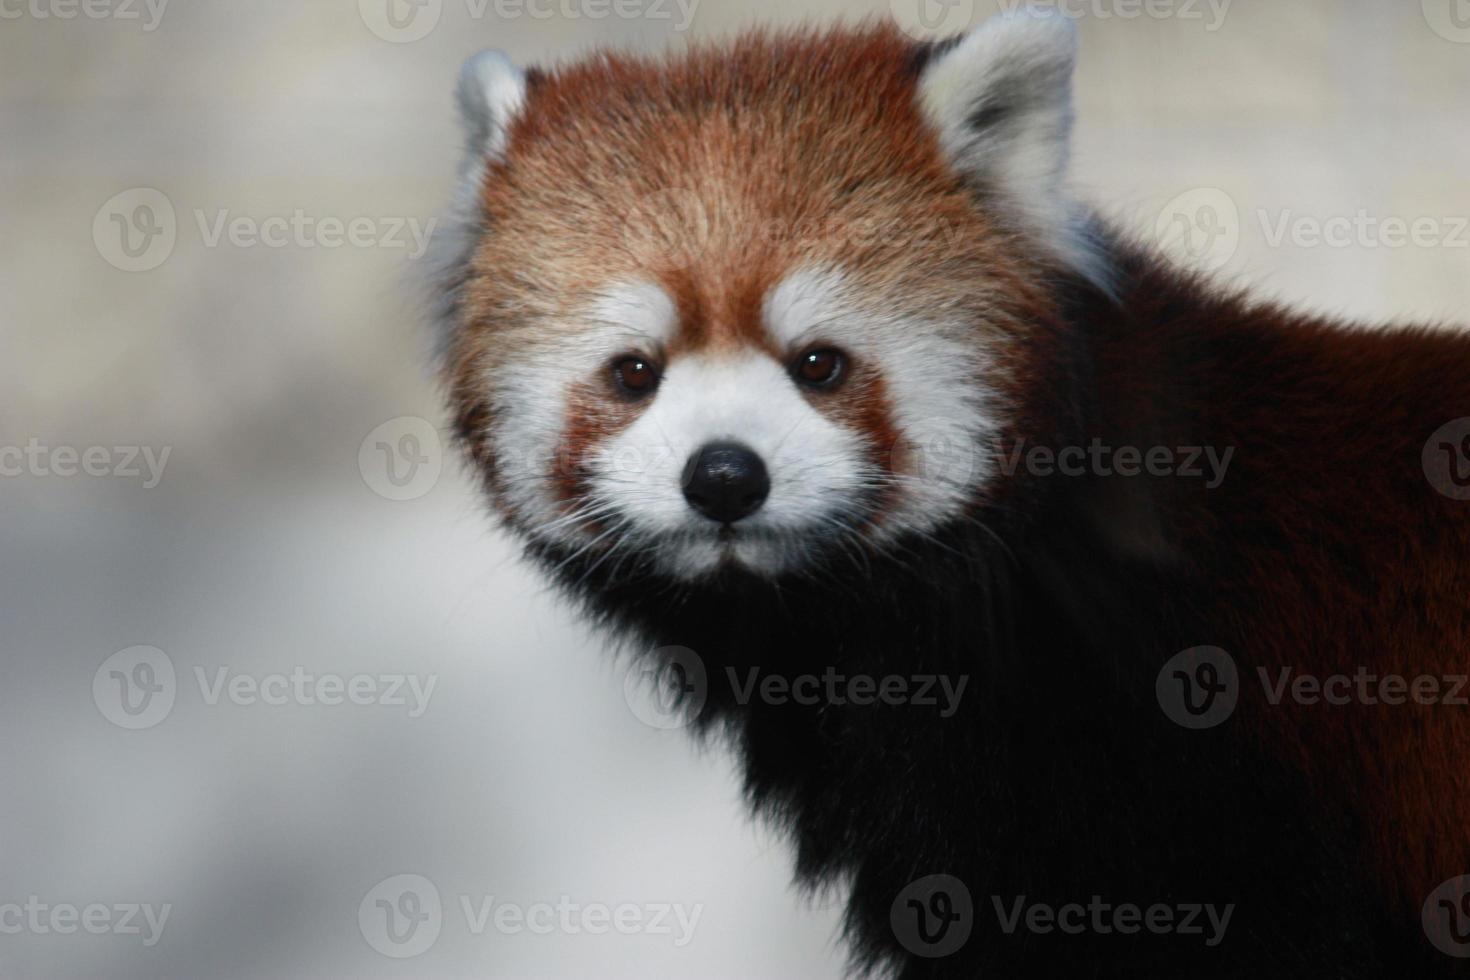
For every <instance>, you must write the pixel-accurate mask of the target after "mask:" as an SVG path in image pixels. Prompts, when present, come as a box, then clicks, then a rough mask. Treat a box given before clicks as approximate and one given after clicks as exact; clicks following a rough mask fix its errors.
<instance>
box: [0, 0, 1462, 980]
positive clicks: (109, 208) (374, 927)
mask: <svg viewBox="0 0 1470 980" xmlns="http://www.w3.org/2000/svg"><path fill="white" fill-rule="evenodd" d="M392 2H393V6H392V7H391V8H390V7H389V0H361V2H358V0H322V2H315V3H302V4H287V3H248V4H247V3H225V2H221V0H191V2H189V3H184V2H182V0H175V2H174V3H170V4H167V5H164V6H162V7H160V2H159V0H154V2H153V3H152V5H151V6H150V5H149V4H146V3H145V2H144V0H112V2H108V0H88V2H87V3H86V4H85V5H84V4H82V3H81V2H80V0H0V260H3V261H0V471H3V473H4V475H3V476H0V555H3V561H0V624H3V626H4V634H3V639H0V649H3V654H0V656H3V661H0V663H3V667H4V670H3V674H0V677H3V680H0V745H3V746H4V749H3V751H0V787H3V789H0V976H3V977H6V978H10V977H139V978H143V977H150V978H151V977H206V976H208V977H343V976H353V977H449V976H455V977H639V978H649V977H729V978H747V977H792V978H817V977H835V976H840V975H842V971H843V957H842V954H841V951H840V949H839V948H838V946H837V944H836V942H835V927H836V923H837V913H836V911H835V905H836V904H837V903H836V902H835V901H834V900H832V899H830V898H828V899H821V898H819V899H816V900H804V899H802V898H801V897H800V896H798V895H796V894H795V893H794V892H793V891H792V890H791V888H790V886H789V877H790V876H789V856H788V854H787V852H786V850H785V847H784V845H783V844H782V842H781V841H780V840H779V839H778V838H777V837H776V836H774V835H773V834H772V833H770V832H768V831H767V830H765V829H763V828H761V827H759V826H756V825H753V824H752V823H751V822H750V821H748V820H747V819H746V818H745V815H744V813H743V810H742V808H741V805H740V802H739V798H738V781H737V778H736V776H735V774H734V770H733V767H732V764H731V761H730V759H729V758H728V757H727V756H726V755H725V754H723V753H721V752H711V753H701V752H699V751H697V750H696V749H694V748H693V747H691V745H690V744H689V741H688V739H687V738H686V736H685V734H684V733H683V732H680V731H678V730H666V729H663V728H660V727H658V726H657V724H649V723H648V721H649V720H650V717H651V716H650V711H649V709H648V707H647V706H646V705H642V704H641V703H640V702H639V700H638V699H637V698H636V697H633V698H631V699H630V698H629V697H627V696H626V695H625V690H624V680H623V674H622V670H621V667H620V666H619V665H618V664H617V663H615V662H614V661H613V659H612V658H611V657H609V656H608V655H607V654H606V653H605V651H603V650H601V649H600V647H599V643H598V641H597V639H596V638H595V637H593V636H591V635H590V634H589V633H588V632H587V631H586V630H585V629H584V628H582V627H581V626H580V625H579V624H578V623H577V622H576V620H575V618H574V617H573V616H572V615H571V614H570V612H569V611H568V610H567V609H566V608H565V607H564V606H563V605H561V604H560V603H559V602H558V601H557V600H556V599H555V598H554V597H552V596H550V595H548V594H547V592H546V591H545V589H544V588H543V587H542V585H541V584H540V583H539V582H538V580H537V579H536V578H535V577H534V576H533V575H532V574H531V573H530V572H529V570H528V569H527V568H525V567H524V566H522V565H521V564H520V563H519V562H518V560H517V559H516V558H515V555H514V551H513V549H512V548H511V547H510V546H509V545H508V544H507V542H506V540H505V539H504V538H502V537H501V536H500V535H499V534H498V533H497V532H496V531H495V530H494V528H493V527H492V526H491V524H490V522H489V520H488V519H487V518H485V517H484V516H482V513H481V508H480V506H479V504H478V502H477V500H476V498H475V494H474V493H473V492H472V490H471V488H470V486H469V483H468V481H467V480H466V478H465V476H464V474H463V473H462V471H461V470H460V468H459V467H458V464H457V462H456V461H455V460H454V459H453V458H452V457H450V456H447V454H444V453H443V452H442V451H441V448H440V446H441V443H440V441H439V436H440V435H441V434H442V433H443V431H444V430H443V425H442V421H443V419H442V415H441V412H440V408H439V404H438V401H437V397H436V392H435V389H434V386H433V383H432V380H431V378H430V376H429V374H428V370H427V368H426V367H425V351H426V342H425V332H424V330H423V325H422V316H421V304H420V303H419V301H418V299H417V294H416V293H415V290H414V288H413V283H414V282H415V266H416V263H417V255H416V251H417V248H418V246H417V245H416V244H415V242H414V239H413V236H412V234H411V233H410V231H409V229H411V228H415V227H416V228H418V229H419V230H420V231H421V232H422V231H424V230H426V229H427V224H428V222H429V221H430V220H431V219H433V218H434V216H435V215H436V214H437V213H438V211H439V209H440V207H441V206H442V205H443V204H444V203H445V202H446V200H447V197H448V194H449V192H450V188H451V180H452V174H453V170H454V165H455V162H456V159H457V153H458V149H459V141H458V135H457V133H456V131H455V124H454V118H453V114H452V111H451V104H450V98H449V92H450V88H451V86H452V82H453V78H454V74H455V71H456V70H457V68H458V65H459V63H460V61H461V60H462V59H463V58H464V57H465V56H466V55H468V54H470V53H472V52H473V51H475V50H477V49H479V48H482V47H500V48H504V49H506V50H508V51H510V52H511V53H512V54H513V55H514V56H516V57H517V58H518V59H520V60H522V61H525V62H539V61H548V60H552V59H559V58H567V57H571V56H573V55H575V54H577V53H579V52H584V51H587V50H589V49H590V48H591V47H593V46H594V45H597V44H618V45H629V46H632V47H636V48H641V49H648V50H659V49H663V48H666V47H673V48H678V47H680V46H682V45H684V44H686V43H688V42H689V41H690V40H691V39H700V38H710V37H717V36H721V35H725V34H727V33H729V32H731V31H734V30H736V29H738V28H740V27H742V26H746V25H750V24H755V23H782V24H787V23H793V22H799V21H814V20H826V19H830V18H832V17H836V16H843V17H847V18H857V17H861V16H865V15H868V16H877V17H896V18H898V19H899V20H900V21H901V22H903V23H904V24H906V25H908V26H910V27H911V28H913V29H914V30H915V31H919V30H920V29H921V26H922V25H921V23H920V20H919V15H920V14H925V15H926V16H927V17H928V18H929V24H930V25H931V26H932V27H935V28H936V29H940V30H942V29H943V28H946V27H947V28H952V29H958V28H959V27H962V26H964V25H965V24H968V23H971V22H977V21H979V20H981V19H983V18H984V17H985V16H987V15H988V14H990V13H992V12H993V11H994V10H995V9H997V7H998V6H1012V5H1014V4H1013V3H1007V4H998V3H996V2H989V3H986V2H979V3H970V2H968V0H950V2H949V3H947V4H941V3H939V2H937V0H897V2H895V3H893V4H890V3H888V2H887V0H882V2H871V0H862V2H859V0H843V2H837V0H741V2H738V3H737V2H731V0H698V2H695V0H685V3H684V5H683V6H681V5H680V4H679V3H678V2H676V0H620V2H619V3H618V5H616V6H615V5H614V4H613V3H611V2H610V0H602V2H600V0H541V2H538V0H527V2H525V3H521V2H517V0H500V2H496V0H488V3H481V2H480V0H420V2H419V4H418V5H417V6H415V5H414V4H410V3H408V2H406V0H392ZM921 3H923V4H927V5H928V6H927V7H925V8H920V6H919V4H921ZM1061 6H1062V7H1063V9H1065V10H1067V11H1068V12H1070V13H1072V14H1073V15H1075V16H1076V17H1077V18H1078V23H1079V27H1080V29H1081V33H1082V39H1083V55H1082V64H1081V68H1080V72H1079V77H1078V98H1077V101H1078V114H1079V124H1078V126H1079V128H1078V133H1077V151H1076V158H1075V174H1076V182H1077V184H1078V185H1079V186H1080V187H1081V188H1082V189H1083V192H1084V194H1085V195H1086V196H1087V197H1089V198H1090V199H1092V200H1094V201H1095V202H1097V203H1099V204H1100V205H1101V206H1102V207H1103V208H1104V210H1105V211H1106V212H1107V213H1109V214H1111V215H1112V216H1114V217H1115V218H1116V219H1117V220H1118V221H1120V222H1121V223H1123V224H1124V225H1125V226H1127V227H1129V228H1130V229H1132V230H1134V231H1135V232H1137V233H1138V234H1140V235H1143V236H1145V237H1148V236H1156V237H1158V238H1159V239H1160V241H1161V242H1162V244H1164V245H1165V246H1166V247H1168V248H1170V249H1171V250H1173V251H1174V252H1175V253H1176V254H1178V255H1180V257H1181V258H1182V259H1183V260H1185V261H1191V262H1195V263H1198V264H1201V265H1203V266H1205V267H1208V268H1211V269H1214V270H1216V271H1217V272H1218V274H1220V275H1221V276H1224V277H1226V278H1228V279H1232V280H1239V281H1242V282H1250V283H1254V284H1255V285H1257V286H1258V287H1260V288H1262V289H1263V290H1264V291H1266V292H1267V293H1268V294H1269V295H1273V296H1277V297H1280V298H1284V299H1287V300H1289V301H1292V302H1295V303H1300V304H1304V305H1306V306H1309V307H1312V308H1316V309H1321V310H1325V311H1329V312H1334V313H1340V314H1345V315H1349V316H1352V317H1354V318H1363V319H1366V320H1370V321H1371V320H1378V319H1382V318H1387V317H1412V318H1416V319H1421V320H1425V321H1443V322H1454V321H1457V320H1459V321H1463V320H1466V319H1467V318H1470V230H1467V228H1466V223H1467V216H1470V179H1467V173H1470V126H1467V125H1466V123H1467V119H1470V3H1467V2H1466V0H1424V2H1423V3H1422V4H1421V3H1420V2H1419V0H1405V2H1399V3H1383V2H1381V0H1357V2H1345V0H1310V2H1308V0H1294V2H1292V3H1281V2H1269V0H1234V2H1228V3H1227V2H1225V0H1214V2H1213V3H1212V2H1209V0H1147V2H1145V0H1068V2H1063V3H1062V4H1061ZM599 14H601V16H599ZM270 219H276V220H274V221H272V220H270ZM293 221H294V222H295V224H296V226H297V227H296V228H292V227H291V224H292V222H293ZM1400 226H1402V227H1400ZM1314 229H1315V233H1314ZM349 238H350V240H348V239H349ZM334 243H335V244H334ZM68 450H70V452H68ZM145 451H146V453H147V454H148V455H145ZM165 451H166V452H167V453H168V455H167V457H166V458H165V457H163V455H162V454H163V453H164V452H165ZM130 454H131V455H132V456H134V457H136V459H130ZM148 459H152V461H153V463H154V465H155V471H154V472H153V474H152V476H150V470H149V468H148V463H147V460H148ZM160 463H161V464H162V472H161V474H159V473H157V472H156V470H157V468H158V465H159V464H160ZM390 464H391V466H392V469H389V467H390ZM133 470H137V475H131V473H132V471H133ZM68 474H70V475H68ZM137 648H143V649H141V650H140V649H137ZM150 672H151V673H150ZM293 672H294V673H296V674H298V675H300V676H301V677H304V678H308V679H309V680H310V681H312V682H313V683H315V682H317V681H322V683H324V684H325V685H326V686H325V687H323V688H321V689H317V688H314V687H313V688H308V689H307V693H306V694H305V695H302V694H300V693H299V692H291V691H289V690H287V689H286V688H283V687H282V686H281V682H280V681H275V680H272V677H273V676H275V675H284V677H285V678H286V681H287V683H288V684H289V683H290V677H291V675H292V674H293ZM201 675H202V678H203V680H202V682H201V679H200V678H201ZM394 677H396V678H398V679H399V680H400V681H402V680H403V679H405V678H407V679H409V680H412V681H414V682H416V683H418V684H420V686H421V689H422V690H425V691H428V698H427V703H423V704H420V705H418V707H419V708H422V710H421V711H417V713H416V714H415V712H416V709H415V707H414V705H413V703H412V695H411V694H409V693H408V692H409V690H410V689H409V687H408V684H407V683H406V682H405V683H404V686H403V687H402V688H401V689H400V690H399V691H398V692H397V693H398V695H399V696H400V697H404V698H405V699H406V700H408V701H409V702H410V703H409V704H406V705H395V704H391V703H379V701H378V700H376V699H377V698H378V696H380V695H381V696H382V699H383V700H388V701H391V700H393V698H391V697H389V695H390V694H391V693H392V692H391V691H390V690H389V687H390V686H391V682H392V679H393V678H394ZM354 678H358V679H359V680H356V681H355V680H354ZM222 681H223V683H225V684H226V686H225V687H224V688H220V687H219V686H218V685H219V684H220V683H221V682H222ZM230 683H235V684H236V687H235V688H234V689H233V690H234V693H231V688H230V687H229V686H228V685H229V684H230ZM429 683H432V684H433V685H434V686H433V688H432V690H431V691H430V690H429V689H427V688H426V687H424V685H427V684H429ZM256 684H263V685H264V688H265V693H266V695H268V696H269V697H270V700H271V701H275V702H281V703H266V702H265V701H264V700H262V698H261V697H260V696H259V695H257V694H253V693H252V691H253V688H252V685H256ZM334 684H336V685H340V687H337V688H333V687H332V685H334ZM352 684H358V685H369V686H370V688H371V689H370V688H369V687H361V686H360V687H359V688H358V694H359V695H360V700H364V701H372V702H373V703H363V704H357V703H340V704H323V703H320V699H319V698H318V697H317V696H316V694H317V693H324V694H325V695H326V697H327V699H328V700H331V699H332V692H333V691H334V690H335V691H336V694H337V696H338V697H342V696H343V691H344V690H346V689H347V687H348V686H349V685H352ZM283 692H284V696H277V695H282V694H283ZM343 700H345V698H343ZM651 720H653V721H655V722H657V720H658V719H657V718H656V717H652V719H651ZM401 875H412V876H416V877H414V878H410V879H404V878H399V877H397V876H401ZM436 895H437V898H438V902H439V908H438V912H437V915H434V914H433V912H434V909H433V908H432V904H433V900H434V898H435V896H436ZM380 900H381V901H383V902H385V903H386V904H385V905H383V906H380V905H379V904H378V902H379V901H380ZM487 901H489V902H491V903H492V904H491V905H490V906H489V908H490V909H491V913H492V914H491V918H490V919H488V920H482V919H481V918H480V915H481V913H482V911H483V910H484V909H485V908H486V907H487V906H486V902H487ZM415 902H417V904H416V905H415V904H414V903H415ZM537 903H548V904H550V905H552V906H555V905H556V904H557V903H561V904H562V905H563V906H568V907H573V908H575V909H577V910H579V911H578V912H576V913H575V914H573V915H571V917H570V918H567V919H566V920H565V921H563V920H562V919H560V918H558V919H556V920H554V921H553V920H548V919H547V918H546V917H545V914H544V913H536V912H535V911H534V907H535V906H536V905H537ZM134 904H138V905H148V906H150V908H151V910H152V911H153V913H154V915H155V917H157V916H159V915H161V913H162V910H163V908H164V907H165V906H167V909H168V918H167V920H166V921H165V922H164V923H163V928H162V930H161V933H160V932H158V931H157V930H153V934H152V935H150V930H149V927H148V926H147V924H146V920H145V918H144V916H143V915H142V914H141V913H140V914H138V915H136V916H135V917H132V918H131V921H130V920H129V918H128V917H127V915H126V908H127V906H130V905H134ZM466 905H468V907H469V914H467V913H466V911H465V907H466ZM502 906H508V907H510V910H511V911H510V912H509V913H506V915H507V917H506V918H504V919H502V920H501V923H500V924H499V925H497V921H496V919H495V917H494V912H495V910H496V909H499V908H500V907H502ZM620 906H627V907H629V908H631V909H632V910H633V911H632V912H628V913H627V914H628V915H629V916H632V915H633V914H634V913H637V915H638V916H641V918H640V919H638V921H637V922H633V926H632V927H630V928H625V929H623V930H621V931H620V930H619V929H617V928H615V927H605V928H603V929H601V930H597V929H596V928H595V922H596V919H595V915H596V911H595V910H596V909H597V908H601V909H603V910H604V911H605V912H610V911H616V910H617V909H618V908H619V907H620ZM67 907H71V908H73V912H71V913H68V912H67V911H66V908H67ZM659 907H669V908H671V909H676V910H682V911H683V912H684V913H685V914H686V915H690V914H694V913H695V912H696V911H697V914H698V916H699V917H698V919H697V922H695V924H694V927H693V929H692V932H687V933H685V932H681V929H680V927H679V926H678V925H677V920H676V918H675V915H674V914H673V913H670V915H669V916H668V919H667V920H666V921H665V922H664V923H663V924H662V927H661V928H659V927H655V926H654V924H653V922H652V917H653V913H654V910H656V909H657V908H659ZM517 910H519V911H520V912H521V913H522V914H530V915H531V916H532V918H533V919H535V921H536V925H537V927H536V928H531V927H529V926H526V925H524V924H522V926H521V927H520V928H517V927H516V925H515V922H516V920H515V914H516V911H517ZM589 910H591V912H592V914H593V915H594V918H592V919H583V918H580V915H581V914H582V913H584V912H588V911H589ZM360 912H361V913H362V914H361V915H360V914H359V913H360ZM84 916H86V917H90V918H87V919H86V920H85V921H86V923H88V924H89V925H90V927H91V929H90V931H89V928H88V927H87V926H86V925H79V924H78V923H79V922H82V921H83V917H84ZM394 916H398V917H399V918H397V919H394V918H393V917H394ZM410 916H414V917H413V918H410ZM628 921H630V922H632V921H633V920H632V919H630V920H628ZM395 922H396V923H397V925H396V926H395V925H394V923H395ZM548 922H549V924H550V926H551V927H550V928H549V929H548V928H546V926H547V924H548ZM639 922H641V923H642V924H641V925H639V924H638V923H639ZM567 923H570V925H568V924H567ZM604 925H605V923H604ZM134 927H141V932H140V933H135V932H132V931H131V929H133V928H134ZM414 929H417V931H416V932H414ZM388 930H392V931H393V934H392V935H388V934H387V931H388ZM599 931H600V932H601V933H602V934H597V932H599ZM411 933H412V936H411V938H409V939H405V937H406V936H410V934H411ZM150 940H153V941H151V942H150ZM385 950H386V952H384V951H385ZM405 953H411V954H414V955H411V956H403V955H401V954H405Z"/></svg>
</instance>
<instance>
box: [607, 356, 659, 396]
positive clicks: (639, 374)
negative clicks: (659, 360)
mask: <svg viewBox="0 0 1470 980" xmlns="http://www.w3.org/2000/svg"><path fill="white" fill-rule="evenodd" d="M613 380H614V381H615V382H616V383H617V385H618V387H619V388H621V389H622V390H623V391H625V392H627V393H629V394H631V395H646V394H648V393H649V392H650V391H652V390H653V389H654V388H656V387H658V369H657V368H655V367H654V366H653V363H652V362H651V361H648V360H647V359H645V358H642V357H621V358H619V359H618V360H617V361H616V362H614V364H613Z"/></svg>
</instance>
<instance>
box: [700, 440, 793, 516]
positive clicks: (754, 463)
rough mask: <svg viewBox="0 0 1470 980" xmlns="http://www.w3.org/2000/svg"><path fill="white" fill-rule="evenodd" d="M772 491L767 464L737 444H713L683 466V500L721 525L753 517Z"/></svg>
mask: <svg viewBox="0 0 1470 980" xmlns="http://www.w3.org/2000/svg"><path fill="white" fill-rule="evenodd" d="M770 492H771V478H770V477H769V476H768V475H767V474H766V464H765V463H763V462H761V458H760V457H759V456H757V455H756V454H755V453H753V452H751V451H750V450H749V449H746V448H745V447H744V446H742V445H739V444H738V443H734V442H712V443H710V444H709V445H708V446H705V447H704V448H703V449H701V450H699V452H697V453H695V454H694V455H693V456H691V457H689V463H688V465H687V466H685V467H684V499H685V500H687V501H689V506H691V507H693V508H694V509H695V510H697V511H699V512H700V513H701V514H703V515H704V516H705V517H708V518H709V519H710V520H712V521H719V522H720V523H721V524H734V523H735V522H736V521H738V520H740V519H741V518H742V517H749V516H750V515H751V514H754V513H755V512H756V511H758V510H760V506H761V504H763V503H765V501H766V494H768V493H770Z"/></svg>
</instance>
